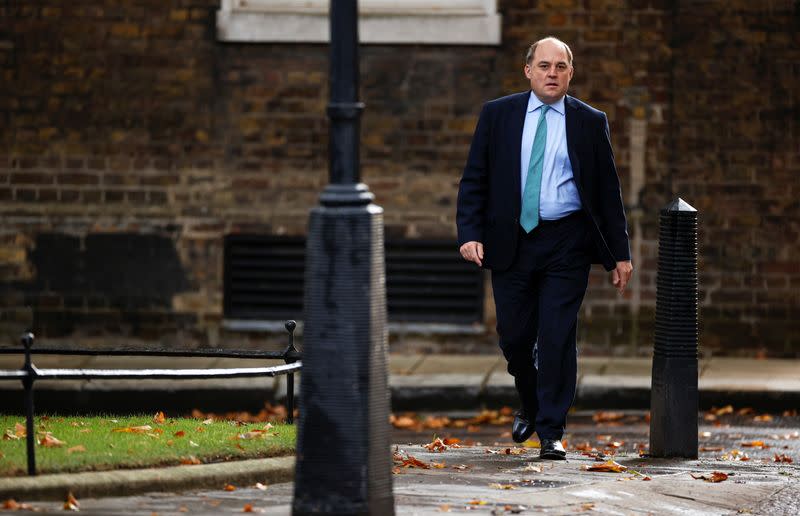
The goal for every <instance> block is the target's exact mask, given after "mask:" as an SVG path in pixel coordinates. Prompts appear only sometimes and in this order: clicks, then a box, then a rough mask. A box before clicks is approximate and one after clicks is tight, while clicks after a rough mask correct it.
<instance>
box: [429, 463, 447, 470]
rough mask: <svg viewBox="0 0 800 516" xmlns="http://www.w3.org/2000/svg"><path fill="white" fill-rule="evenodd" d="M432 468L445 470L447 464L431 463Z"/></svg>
mask: <svg viewBox="0 0 800 516" xmlns="http://www.w3.org/2000/svg"><path fill="white" fill-rule="evenodd" d="M431 467H432V468H435V469H444V468H445V464H444V462H431Z"/></svg>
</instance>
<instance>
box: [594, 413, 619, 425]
mask: <svg viewBox="0 0 800 516" xmlns="http://www.w3.org/2000/svg"><path fill="white" fill-rule="evenodd" d="M624 417H625V414H623V413H622V412H604V411H599V412H595V413H594V415H593V416H592V421H594V422H595V423H607V422H609V421H619V420H620V419H623V418H624Z"/></svg>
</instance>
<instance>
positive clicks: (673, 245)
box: [650, 199, 699, 459]
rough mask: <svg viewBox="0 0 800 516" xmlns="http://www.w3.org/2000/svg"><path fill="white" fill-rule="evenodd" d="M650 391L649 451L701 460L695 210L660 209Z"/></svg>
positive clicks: (676, 204) (679, 203)
mask: <svg viewBox="0 0 800 516" xmlns="http://www.w3.org/2000/svg"><path fill="white" fill-rule="evenodd" d="M659 222H660V227H659V234H658V276H657V280H656V325H655V343H654V346H653V377H652V387H651V391H650V396H651V398H650V411H651V412H650V455H651V456H653V457H684V458H690V459H696V458H697V451H698V450H697V411H698V408H699V403H698V388H697V372H698V367H697V344H698V325H697V210H695V209H694V208H693V207H691V206H690V205H689V204H687V203H686V202H685V201H684V200H683V199H676V200H675V201H673V202H671V203H670V204H669V205H667V206H666V207H665V208H664V209H662V210H661V216H660V221H659Z"/></svg>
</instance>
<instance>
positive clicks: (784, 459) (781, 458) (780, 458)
mask: <svg viewBox="0 0 800 516" xmlns="http://www.w3.org/2000/svg"><path fill="white" fill-rule="evenodd" d="M774 460H775V462H785V463H787V464H791V463H792V462H793V461H792V458H791V457H789V456H788V455H786V454H783V453H781V454H780V455H778V454H777V453H776V454H775V458H774Z"/></svg>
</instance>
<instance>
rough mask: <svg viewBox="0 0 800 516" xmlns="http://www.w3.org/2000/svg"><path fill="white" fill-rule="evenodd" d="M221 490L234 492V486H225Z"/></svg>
mask: <svg viewBox="0 0 800 516" xmlns="http://www.w3.org/2000/svg"><path fill="white" fill-rule="evenodd" d="M223 489H225V491H236V486H233V485H231V484H225V487H224V488H223Z"/></svg>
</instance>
